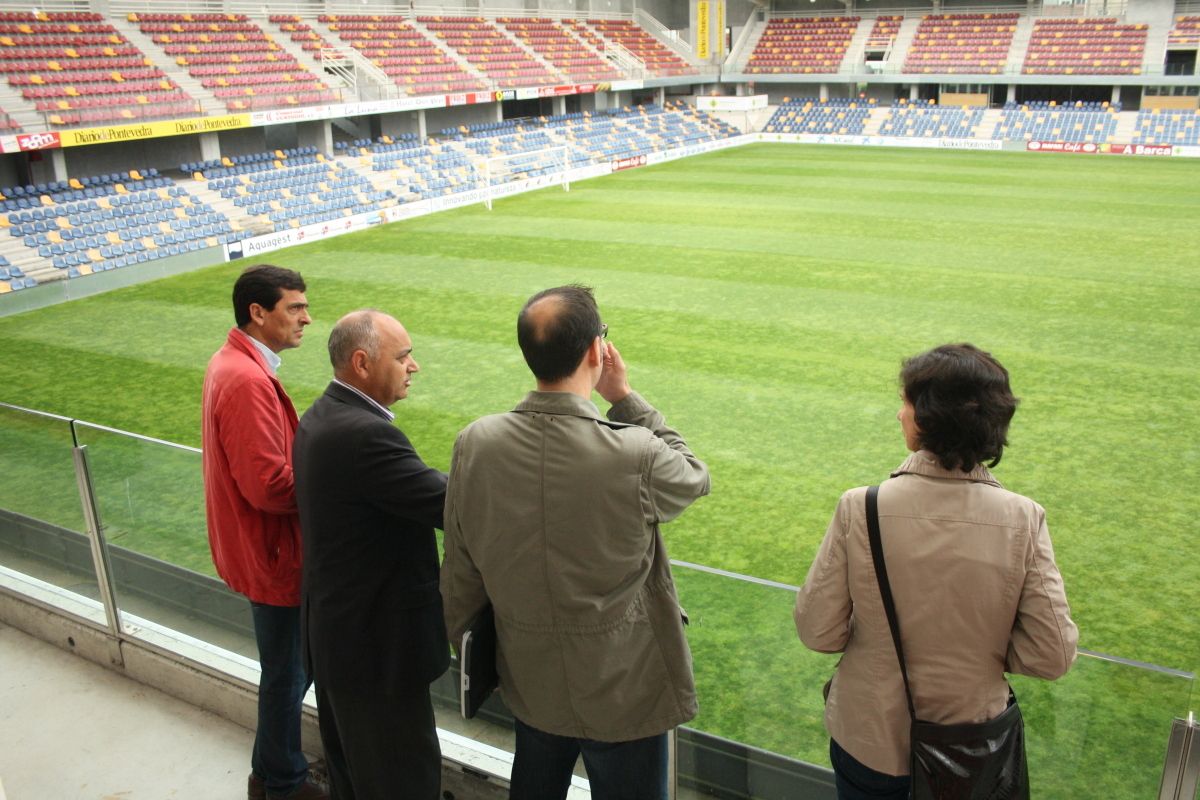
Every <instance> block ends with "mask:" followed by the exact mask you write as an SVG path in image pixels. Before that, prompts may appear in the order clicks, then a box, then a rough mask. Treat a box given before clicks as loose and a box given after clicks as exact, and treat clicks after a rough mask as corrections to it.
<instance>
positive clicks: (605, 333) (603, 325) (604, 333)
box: [596, 322, 608, 339]
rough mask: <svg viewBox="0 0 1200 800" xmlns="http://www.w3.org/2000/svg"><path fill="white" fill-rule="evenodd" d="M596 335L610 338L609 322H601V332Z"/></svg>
mask: <svg viewBox="0 0 1200 800" xmlns="http://www.w3.org/2000/svg"><path fill="white" fill-rule="evenodd" d="M596 335H597V336H599V337H600V338H601V339H607V338H608V323H607V322H601V323H600V332H599V333H598V334H596Z"/></svg>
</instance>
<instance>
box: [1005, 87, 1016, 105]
mask: <svg viewBox="0 0 1200 800" xmlns="http://www.w3.org/2000/svg"><path fill="white" fill-rule="evenodd" d="M1005 99H1006V100H1007V101H1008V102H1009V103H1015V102H1017V86H1016V84H1014V83H1010V84H1009V85H1008V96H1007V97H1006V98H1005Z"/></svg>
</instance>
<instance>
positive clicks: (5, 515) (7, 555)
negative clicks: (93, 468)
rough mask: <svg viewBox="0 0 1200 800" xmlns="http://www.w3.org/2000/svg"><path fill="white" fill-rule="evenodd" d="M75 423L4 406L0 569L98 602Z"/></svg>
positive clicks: (0, 412)
mask: <svg viewBox="0 0 1200 800" xmlns="http://www.w3.org/2000/svg"><path fill="white" fill-rule="evenodd" d="M72 447H73V441H72V438H71V421H70V420H69V419H67V418H65V417H58V416H54V415H51V414H42V413H38V412H34V411H28V410H25V409H20V408H16V407H14V406H10V405H5V404H0V564H3V565H4V566H5V567H8V568H10V569H13V570H16V571H17V572H21V573H24V574H25V575H29V576H31V577H34V578H37V579H39V580H43V581H45V582H46V583H50V584H53V585H54V586H58V587H60V588H63V589H67V590H69V591H71V592H74V593H76V594H79V595H82V596H84V597H89V598H91V599H93V600H99V598H100V593H99V591H98V590H97V583H96V571H95V566H94V564H93V562H92V550H91V543H90V542H89V540H88V536H87V526H86V525H84V521H83V506H82V504H81V503H80V500H79V486H78V484H77V483H76V480H75V462H74V457H73V456H72Z"/></svg>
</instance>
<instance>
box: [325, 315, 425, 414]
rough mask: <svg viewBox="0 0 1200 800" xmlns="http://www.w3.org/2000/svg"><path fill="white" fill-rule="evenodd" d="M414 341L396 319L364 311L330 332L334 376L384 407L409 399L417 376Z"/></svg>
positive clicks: (339, 323)
mask: <svg viewBox="0 0 1200 800" xmlns="http://www.w3.org/2000/svg"><path fill="white" fill-rule="evenodd" d="M412 349H413V348H412V339H411V338H409V335H408V331H406V330H405V329H404V326H403V325H401V324H400V323H399V322H398V321H397V320H396V319H395V318H394V317H392V316H389V315H388V314H385V313H383V312H382V311H376V310H375V309H371V308H364V309H361V310H359V311H351V312H350V313H349V314H347V315H345V316H344V317H342V318H341V319H339V320H338V321H337V324H335V325H334V326H333V330H332V331H330V333H329V361H330V363H331V364H333V374H334V377H336V378H337V379H338V380H339V381H341V382H342V383H345V384H348V385H350V386H353V387H354V388H356V389H358V390H359V391H360V392H362V393H363V394H365V395H367V396H368V397H370V398H371V399H373V400H374V401H375V402H377V403H379V404H380V405H382V406H390V405H392V404H393V403H395V402H396V401H397V400H400V399H402V398H404V397H406V396H408V386H409V384H410V383H411V380H410V378H411V376H412V374H413V373H415V372H417V371H419V370H420V369H421V368H420V366H419V365H418V364H417V362H416V360H415V359H414V358H413V356H412Z"/></svg>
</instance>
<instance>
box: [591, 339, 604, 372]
mask: <svg viewBox="0 0 1200 800" xmlns="http://www.w3.org/2000/svg"><path fill="white" fill-rule="evenodd" d="M587 363H588V366H589V367H599V366H601V365H602V364H603V363H604V341H603V340H602V339H601V338H600V337H599V336H597V337H596V338H594V339H592V344H591V346H590V347H588V351H587Z"/></svg>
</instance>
